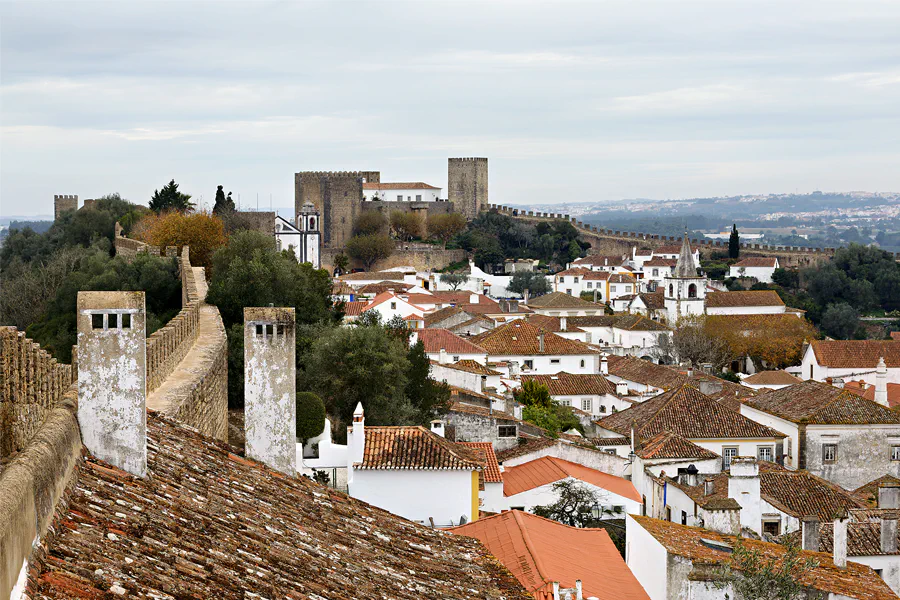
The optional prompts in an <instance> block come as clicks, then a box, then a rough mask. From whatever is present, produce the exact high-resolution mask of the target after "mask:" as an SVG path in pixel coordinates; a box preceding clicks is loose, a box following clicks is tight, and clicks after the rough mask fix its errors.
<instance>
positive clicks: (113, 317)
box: [106, 313, 119, 329]
mask: <svg viewBox="0 0 900 600" xmlns="http://www.w3.org/2000/svg"><path fill="white" fill-rule="evenodd" d="M106 328H107V329H118V328H119V315H117V314H116V313H109V314H108V315H106Z"/></svg>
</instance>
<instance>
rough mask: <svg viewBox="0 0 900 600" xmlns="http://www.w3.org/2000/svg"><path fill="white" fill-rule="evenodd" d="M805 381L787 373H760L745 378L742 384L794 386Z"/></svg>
mask: <svg viewBox="0 0 900 600" xmlns="http://www.w3.org/2000/svg"><path fill="white" fill-rule="evenodd" d="M801 381H803V380H802V379H800V378H798V377H794V376H793V375H791V374H790V373H788V372H787V371H760V372H759V373H756V374H755V375H751V376H750V377H746V378H744V379H743V380H742V381H741V383H745V384H747V385H793V384H795V383H800V382H801Z"/></svg>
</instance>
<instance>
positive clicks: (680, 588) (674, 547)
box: [625, 515, 896, 600]
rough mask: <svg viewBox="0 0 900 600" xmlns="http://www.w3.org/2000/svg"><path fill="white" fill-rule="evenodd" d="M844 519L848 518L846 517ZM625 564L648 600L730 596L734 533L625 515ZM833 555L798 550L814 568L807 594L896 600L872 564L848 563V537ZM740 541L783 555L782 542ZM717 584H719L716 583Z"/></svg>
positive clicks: (767, 556)
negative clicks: (727, 574)
mask: <svg viewBox="0 0 900 600" xmlns="http://www.w3.org/2000/svg"><path fill="white" fill-rule="evenodd" d="M844 522H845V523H846V521H844ZM625 527H626V540H627V541H626V544H625V562H626V563H627V564H628V567H629V569H631V572H632V573H634V576H635V577H636V578H637V580H638V582H639V583H640V584H641V586H643V588H644V590H646V592H647V594H648V595H649V596H650V598H651V600H682V599H684V598H694V599H709V600H713V599H721V598H725V597H726V594H727V597H729V598H734V596H735V594H734V590H733V589H732V586H731V585H730V584H727V583H726V584H725V585H724V587H722V584H719V581H720V574H721V572H722V569H723V567H724V566H725V565H726V564H727V563H729V562H730V559H731V557H732V555H733V552H734V547H735V544H736V543H737V542H738V540H737V539H736V537H735V536H731V535H724V534H721V533H717V532H715V531H710V530H708V529H703V528H700V527H689V526H686V525H679V524H676V523H672V522H669V521H664V520H662V519H654V518H651V517H644V516H637V515H628V516H626V518H625ZM841 539H842V541H843V543H842V544H839V545H838V551H837V552H834V554H833V558H832V559H831V560H829V558H828V557H827V556H823V555H822V554H818V553H813V552H810V551H802V552H801V553H800V559H801V560H807V559H808V560H809V561H810V562H812V563H813V564H814V565H815V566H813V567H812V568H811V569H810V571H809V572H808V573H806V575H804V576H803V577H802V579H801V583H802V584H803V585H805V586H807V588H806V589H807V591H808V592H810V595H808V596H806V597H807V598H818V597H821V598H823V599H825V600H847V599H849V598H866V599H868V600H894V599H896V595H895V594H894V592H892V591H891V589H890V587H888V585H887V584H886V583H885V582H884V581H883V580H882V579H881V578H880V577H879V576H878V575H877V574H876V573H875V571H873V570H872V569H871V568H870V567H868V566H865V565H862V564H859V563H854V562H847V546H846V537H842V538H841ZM741 543H742V544H744V546H745V547H747V548H748V549H749V550H752V551H756V552H758V553H759V554H760V556H761V558H762V559H763V560H764V561H766V562H768V561H774V560H777V559H778V558H779V557H781V556H784V554H785V553H786V552H787V548H786V546H784V545H781V544H774V543H771V542H762V541H758V540H752V539H749V538H747V537H744V538H742V540H741ZM717 584H718V585H717Z"/></svg>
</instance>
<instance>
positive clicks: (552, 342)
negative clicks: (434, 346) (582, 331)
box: [471, 319, 599, 356]
mask: <svg viewBox="0 0 900 600" xmlns="http://www.w3.org/2000/svg"><path fill="white" fill-rule="evenodd" d="M540 334H541V330H540V328H538V327H535V326H534V325H531V324H529V323H527V322H525V321H523V320H522V319H516V320H515V321H511V322H509V323H507V324H505V325H501V326H499V327H497V328H495V329H492V330H491V331H485V332H484V333H480V334H478V335H476V336H474V337H472V338H471V339H472V341H473V342H474V343H476V344H478V345H479V346H481V347H482V348H484V349H485V350H486V351H487V353H488V354H492V355H495V356H546V355H572V354H575V355H578V354H584V355H586V354H599V352H598V351H597V350H594V349H593V348H591V347H590V346H588V345H587V344H585V343H584V342H579V341H578V340H570V339H567V338H564V337H561V336H558V335H556V334H555V333H551V332H544V351H543V352H541V349H540V340H539V338H540Z"/></svg>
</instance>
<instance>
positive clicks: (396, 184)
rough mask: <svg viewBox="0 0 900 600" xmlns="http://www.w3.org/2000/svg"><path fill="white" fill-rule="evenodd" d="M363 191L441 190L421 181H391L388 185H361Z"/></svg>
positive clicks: (367, 183)
mask: <svg viewBox="0 0 900 600" xmlns="http://www.w3.org/2000/svg"><path fill="white" fill-rule="evenodd" d="M363 189H364V190H439V189H441V188H439V187H434V186H433V185H428V184H427V183H423V182H421V181H392V182H390V183H369V182H366V183H364V184H363Z"/></svg>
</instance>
